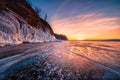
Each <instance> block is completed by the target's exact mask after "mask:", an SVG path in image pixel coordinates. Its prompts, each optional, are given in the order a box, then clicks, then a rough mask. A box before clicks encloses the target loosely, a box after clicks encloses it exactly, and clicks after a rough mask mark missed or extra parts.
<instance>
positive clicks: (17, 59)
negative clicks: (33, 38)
mask: <svg viewBox="0 0 120 80" xmlns="http://www.w3.org/2000/svg"><path fill="white" fill-rule="evenodd" d="M119 46H120V42H102V41H101V42H100V41H96V42H95V41H63V42H49V43H30V44H19V45H16V46H10V47H7V48H6V47H3V48H0V79H3V80H120V47H119Z"/></svg>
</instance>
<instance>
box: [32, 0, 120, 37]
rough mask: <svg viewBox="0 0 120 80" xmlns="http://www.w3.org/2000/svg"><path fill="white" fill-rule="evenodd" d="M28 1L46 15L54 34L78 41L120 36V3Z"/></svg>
mask: <svg viewBox="0 0 120 80" xmlns="http://www.w3.org/2000/svg"><path fill="white" fill-rule="evenodd" d="M30 1H31V3H32V6H33V7H35V6H36V7H38V8H40V9H42V10H43V11H45V12H46V13H47V14H48V22H49V23H50V24H51V26H52V28H53V30H54V32H56V33H60V34H65V35H67V36H68V37H69V38H79V39H82V38H83V39H84V38H85V39H88V38H91V39H94V38H96V36H100V35H105V36H103V37H100V38H98V39H104V38H105V37H106V38H107V39H111V38H117V39H118V38H120V36H119V35H117V34H118V33H120V0H30ZM97 26H98V27H97ZM101 27H105V30H104V28H101ZM63 28H64V30H63ZM83 30H84V31H83ZM93 31H94V32H96V33H92V32H93ZM106 31H108V32H109V31H112V34H106ZM85 32H86V33H85ZM76 33H77V35H76ZM98 33H99V34H98ZM88 34H89V35H88ZM95 34H96V35H95ZM110 35H113V36H110Z"/></svg>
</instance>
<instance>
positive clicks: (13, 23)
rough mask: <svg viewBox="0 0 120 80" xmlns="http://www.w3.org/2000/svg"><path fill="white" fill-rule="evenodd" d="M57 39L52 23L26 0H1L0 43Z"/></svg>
mask: <svg viewBox="0 0 120 80" xmlns="http://www.w3.org/2000/svg"><path fill="white" fill-rule="evenodd" d="M53 40H55V37H54V33H53V30H52V28H51V27H50V25H49V24H48V23H47V22H46V21H44V20H43V19H41V18H39V16H38V15H37V13H36V12H35V11H34V10H33V9H32V8H31V6H30V5H29V4H28V3H27V1H26V0H0V43H15V44H16V43H21V42H23V41H29V42H44V41H53Z"/></svg>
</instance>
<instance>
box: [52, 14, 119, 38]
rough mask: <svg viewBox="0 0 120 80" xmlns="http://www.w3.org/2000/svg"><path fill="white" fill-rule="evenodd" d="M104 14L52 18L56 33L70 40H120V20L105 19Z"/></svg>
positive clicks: (115, 18)
mask: <svg viewBox="0 0 120 80" xmlns="http://www.w3.org/2000/svg"><path fill="white" fill-rule="evenodd" d="M103 16H104V15H103V14H96V13H91V14H83V15H78V16H74V17H67V18H58V17H57V16H56V15H55V16H54V17H53V18H52V22H51V23H52V24H51V25H52V27H53V29H54V32H56V33H60V34H65V35H67V36H68V38H69V39H71V38H76V39H113V38H115V39H118V38H119V39H120V35H119V34H120V23H119V22H120V18H118V17H103Z"/></svg>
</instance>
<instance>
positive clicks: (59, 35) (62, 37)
mask: <svg viewBox="0 0 120 80" xmlns="http://www.w3.org/2000/svg"><path fill="white" fill-rule="evenodd" d="M54 35H55V37H56V39H58V40H68V38H67V36H66V35H63V34H57V33H55V34H54Z"/></svg>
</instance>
